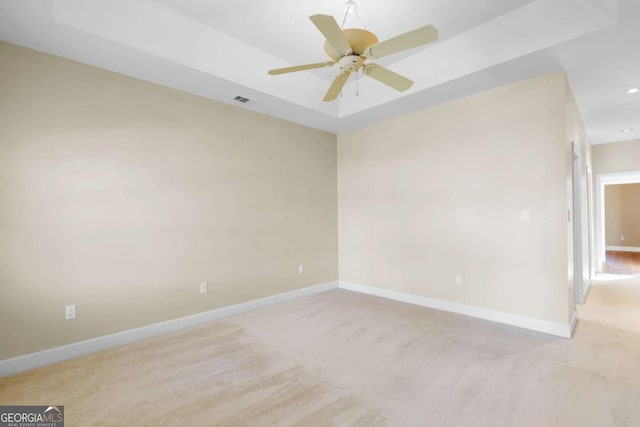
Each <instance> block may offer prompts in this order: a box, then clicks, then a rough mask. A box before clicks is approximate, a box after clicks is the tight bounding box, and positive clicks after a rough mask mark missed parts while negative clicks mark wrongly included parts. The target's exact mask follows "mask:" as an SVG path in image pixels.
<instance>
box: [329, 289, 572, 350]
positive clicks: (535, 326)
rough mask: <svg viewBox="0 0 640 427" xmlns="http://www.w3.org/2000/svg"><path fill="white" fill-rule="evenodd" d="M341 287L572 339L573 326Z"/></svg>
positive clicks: (426, 299)
mask: <svg viewBox="0 0 640 427" xmlns="http://www.w3.org/2000/svg"><path fill="white" fill-rule="evenodd" d="M339 287H340V288H341V289H345V290H348V291H353V292H360V293H363V294H368V295H375V296H378V297H382V298H388V299H392V300H396V301H402V302H406V303H409V304H415V305H420V306H423V307H429V308H435V309H436V310H443V311H449V312H452V313H458V314H462V315H465V316H470V317H477V318H479V319H485V320H490V321H492V322H498V323H504V324H506V325H511V326H517V327H520V328H525V329H531V330H534V331H538V332H544V333H546V334H551V335H556V336H559V337H563V338H571V324H570V323H567V324H563V323H555V322H550V321H548V320H541V319H535V318H532V317H525V316H519V315H517V314H511V313H505V312H502V311H495V310H490V309H487V308H481V307H475V306H470V305H465V304H460V303H457V302H451V301H443V300H439V299H435V298H428V297H423V296H419V295H413V294H407V293H404V292H398V291H392V290H389V289H383V288H376V287H373V286H368V285H362V284H359V283H352V282H345V281H342V280H341V281H340V285H339Z"/></svg>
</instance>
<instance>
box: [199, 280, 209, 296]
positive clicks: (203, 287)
mask: <svg viewBox="0 0 640 427" xmlns="http://www.w3.org/2000/svg"><path fill="white" fill-rule="evenodd" d="M208 289H209V285H208V284H207V282H202V283H200V293H201V294H206V293H207V290H208Z"/></svg>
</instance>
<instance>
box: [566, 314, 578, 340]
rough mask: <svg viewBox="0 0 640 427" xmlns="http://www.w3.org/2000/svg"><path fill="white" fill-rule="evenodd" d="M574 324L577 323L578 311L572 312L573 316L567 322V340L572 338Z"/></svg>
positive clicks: (574, 328)
mask: <svg viewBox="0 0 640 427" xmlns="http://www.w3.org/2000/svg"><path fill="white" fill-rule="evenodd" d="M576 323H578V311H577V310H573V315H572V316H571V321H570V322H569V333H570V335H569V336H568V337H567V338H571V337H572V336H573V333H574V331H575V330H576Z"/></svg>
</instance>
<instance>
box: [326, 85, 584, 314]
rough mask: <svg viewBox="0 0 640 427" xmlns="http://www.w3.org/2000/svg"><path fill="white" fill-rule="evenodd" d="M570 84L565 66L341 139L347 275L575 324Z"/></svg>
mask: <svg viewBox="0 0 640 427" xmlns="http://www.w3.org/2000/svg"><path fill="white" fill-rule="evenodd" d="M566 90H567V87H566V79H565V76H564V73H563V72H554V73H551V74H547V75H544V76H540V77H536V78H533V79H530V80H527V81H523V82H518V83H514V84H510V85H507V86H504V87H501V88H497V89H494V90H491V91H488V92H484V93H480V94H477V95H473V96H469V97H467V98H464V99H460V100H456V101H453V102H449V103H446V104H443V105H439V106H436V107H433V108H429V109H425V110H422V111H419V112H415V113H412V114H409V115H406V116H402V117H397V118H394V119H390V120H386V121H384V122H380V123H377V124H374V125H371V126H367V127H365V128H361V129H358V130H355V131H351V132H347V133H344V134H341V135H339V136H338V212H339V256H340V279H341V280H344V281H350V282H356V283H360V284H365V285H371V286H376V287H381V288H387V289H392V290H396V291H400V292H406V293H410V294H415V295H420V296H427V297H431V298H437V299H441V300H446V301H454V302H459V303H463V304H467V305H471V306H478V307H483V308H488V309H493V310H498V311H502V312H507V313H513V314H517V315H522V316H528V317H532V318H537V319H543V320H548V321H553V322H559V323H563V324H566V323H568V321H569V318H570V316H571V315H572V313H573V310H572V309H569V307H570V306H571V304H570V301H569V295H571V294H572V288H571V286H572V284H571V281H570V280H569V277H568V273H567V271H568V269H569V270H570V269H571V260H570V248H568V246H570V240H569V238H570V236H569V231H568V227H567V209H568V208H569V207H570V200H571V198H570V192H569V193H568V189H569V190H570V185H569V187H567V183H568V182H569V184H570V180H571V169H570V167H569V168H567V166H568V165H569V166H570V164H571V160H570V159H571V157H570V155H571V154H570V152H571V148H570V141H567V138H566V136H567V123H566V121H567V117H566V105H565V104H566V99H565V97H566V93H565V91H566ZM568 194H569V196H568ZM544 209H547V210H548V211H549V214H550V221H549V222H543V221H542V210H544ZM523 210H526V211H529V214H530V220H529V221H528V222H523V221H522V220H521V213H522V211H523ZM570 273H571V271H569V276H570ZM457 275H461V276H462V277H463V284H462V285H456V283H455V277H456V276H457ZM568 286H569V289H567V287H568Z"/></svg>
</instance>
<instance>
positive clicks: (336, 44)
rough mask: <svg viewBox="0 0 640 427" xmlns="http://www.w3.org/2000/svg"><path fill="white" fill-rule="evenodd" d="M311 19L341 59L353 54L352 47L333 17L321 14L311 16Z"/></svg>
mask: <svg viewBox="0 0 640 427" xmlns="http://www.w3.org/2000/svg"><path fill="white" fill-rule="evenodd" d="M309 19H311V22H313V24H314V25H315V26H316V27H317V28H318V30H320V32H321V33H322V35H323V36H324V37H325V38H326V39H327V41H328V42H329V44H331V46H333V48H334V49H335V50H336V52H338V53H339V54H340V56H341V57H342V56H345V55H349V54H350V53H351V46H350V45H349V42H348V41H347V39H346V38H345V37H344V34H342V30H341V29H340V27H339V26H338V23H337V22H336V20H335V18H334V17H333V16H331V15H320V14H319V15H313V16H310V17H309Z"/></svg>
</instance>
